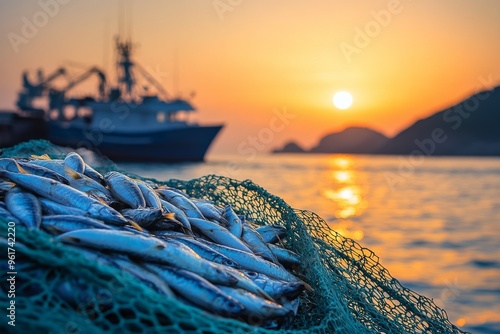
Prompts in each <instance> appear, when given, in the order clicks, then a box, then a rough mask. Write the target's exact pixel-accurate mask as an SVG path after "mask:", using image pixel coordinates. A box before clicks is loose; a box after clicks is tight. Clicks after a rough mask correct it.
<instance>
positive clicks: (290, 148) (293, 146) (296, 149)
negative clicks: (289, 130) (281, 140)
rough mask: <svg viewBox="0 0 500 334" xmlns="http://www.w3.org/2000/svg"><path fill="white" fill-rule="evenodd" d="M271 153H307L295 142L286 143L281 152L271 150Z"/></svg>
mask: <svg viewBox="0 0 500 334" xmlns="http://www.w3.org/2000/svg"><path fill="white" fill-rule="evenodd" d="M273 153H307V151H306V150H304V149H303V148H302V147H301V146H300V145H299V144H297V143H296V142H293V141H291V142H288V143H286V144H285V146H283V148H282V149H281V150H273Z"/></svg>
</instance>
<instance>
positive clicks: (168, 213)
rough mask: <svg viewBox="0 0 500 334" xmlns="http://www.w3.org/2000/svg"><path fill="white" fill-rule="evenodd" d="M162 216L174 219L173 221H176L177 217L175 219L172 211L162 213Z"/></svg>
mask: <svg viewBox="0 0 500 334" xmlns="http://www.w3.org/2000/svg"><path fill="white" fill-rule="evenodd" d="M163 218H166V219H168V220H175V221H177V219H175V213H173V212H167V213H164V214H163Z"/></svg>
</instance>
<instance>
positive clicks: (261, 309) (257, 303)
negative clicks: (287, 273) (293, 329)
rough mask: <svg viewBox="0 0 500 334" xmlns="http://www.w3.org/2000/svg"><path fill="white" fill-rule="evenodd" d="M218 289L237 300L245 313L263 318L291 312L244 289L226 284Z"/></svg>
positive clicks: (280, 315) (285, 314)
mask: <svg viewBox="0 0 500 334" xmlns="http://www.w3.org/2000/svg"><path fill="white" fill-rule="evenodd" d="M219 289H221V290H222V291H224V292H225V293H226V294H227V295H229V296H231V297H233V298H235V299H236V300H237V301H239V302H240V303H241V304H242V305H243V306H244V307H245V310H246V314H247V315H250V314H251V315H253V316H255V315H259V316H261V317H263V318H264V319H267V318H276V317H284V316H287V315H289V314H290V313H291V311H290V310H288V309H286V308H284V307H283V306H281V305H279V304H276V303H274V302H272V301H270V300H266V299H264V298H261V297H259V296H257V295H255V294H253V293H251V292H248V291H246V290H242V289H235V288H230V287H227V286H219Z"/></svg>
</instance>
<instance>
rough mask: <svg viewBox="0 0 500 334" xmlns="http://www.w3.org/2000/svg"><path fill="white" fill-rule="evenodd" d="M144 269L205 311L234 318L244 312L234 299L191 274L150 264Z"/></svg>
mask: <svg viewBox="0 0 500 334" xmlns="http://www.w3.org/2000/svg"><path fill="white" fill-rule="evenodd" d="M146 267H147V268H149V269H151V270H152V271H154V272H155V273H157V274H158V275H159V276H160V277H161V278H162V279H164V280H165V281H166V282H167V284H168V285H169V286H171V287H172V289H174V290H175V291H176V292H177V293H178V294H180V295H182V296H183V297H184V298H186V299H187V300H189V301H191V302H192V303H194V304H196V305H198V306H200V307H201V308H203V309H205V310H207V311H210V312H215V313H218V314H221V315H224V316H231V317H235V316H238V315H240V314H241V313H242V312H243V311H244V310H245V307H244V306H243V305H241V303H239V302H238V301H237V300H236V299H234V298H233V297H231V296H228V295H227V294H225V293H224V292H222V291H221V290H220V289H219V288H217V287H216V286H214V285H213V284H211V283H210V282H208V281H207V280H205V279H204V278H202V277H200V276H198V275H196V274H194V273H192V272H188V271H185V270H180V269H176V268H173V267H168V266H157V265H151V264H147V265H146Z"/></svg>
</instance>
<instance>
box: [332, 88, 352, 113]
mask: <svg viewBox="0 0 500 334" xmlns="http://www.w3.org/2000/svg"><path fill="white" fill-rule="evenodd" d="M333 105H334V106H335V107H337V108H338V109H341V110H345V109H348V108H349V107H350V106H351V105H352V95H351V93H349V92H346V91H341V92H337V93H335V95H333Z"/></svg>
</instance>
